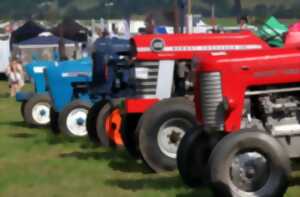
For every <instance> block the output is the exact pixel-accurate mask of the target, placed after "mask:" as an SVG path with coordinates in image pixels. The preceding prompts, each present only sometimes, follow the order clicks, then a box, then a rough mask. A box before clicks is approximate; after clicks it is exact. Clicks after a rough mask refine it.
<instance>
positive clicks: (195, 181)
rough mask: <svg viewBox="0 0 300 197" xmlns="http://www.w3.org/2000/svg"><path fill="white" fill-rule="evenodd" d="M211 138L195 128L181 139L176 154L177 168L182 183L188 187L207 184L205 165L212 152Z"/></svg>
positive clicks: (198, 127)
mask: <svg viewBox="0 0 300 197" xmlns="http://www.w3.org/2000/svg"><path fill="white" fill-rule="evenodd" d="M211 141H212V140H211V137H210V136H209V135H208V134H207V133H206V132H204V130H203V128H202V127H200V126H197V127H195V128H193V129H190V130H188V132H187V133H186V134H185V135H184V137H183V138H182V140H181V142H180V145H179V147H178V152H177V166H178V171H179V174H180V176H181V178H182V180H183V182H184V183H185V184H186V185H188V186H190V187H199V186H201V185H203V184H207V176H208V173H207V164H208V159H209V156H210V153H211V151H212V146H213V145H212V144H211V143H210V142H211Z"/></svg>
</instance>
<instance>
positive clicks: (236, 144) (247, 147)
mask: <svg viewBox="0 0 300 197" xmlns="http://www.w3.org/2000/svg"><path fill="white" fill-rule="evenodd" d="M209 167H210V170H209V173H210V180H211V183H212V186H213V189H214V192H215V193H216V195H217V196H225V197H227V196H228V197H229V196H230V197H231V196H233V197H241V196H248V197H256V196H261V197H269V196H272V197H281V196H283V195H284V193H285V191H286V190H287V187H288V179H289V175H290V169H291V167H290V160H289V157H288V154H287V153H286V151H285V149H284V148H283V146H282V145H281V144H280V143H279V142H278V141H277V140H276V139H275V138H274V137H272V136H270V135H268V134H266V133H263V132H256V131H254V132H238V133H234V134H230V135H228V136H226V137H224V138H223V139H222V140H221V141H220V142H219V143H218V144H217V146H216V147H215V148H214V150H213V152H212V154H211V156H210V159H209Z"/></svg>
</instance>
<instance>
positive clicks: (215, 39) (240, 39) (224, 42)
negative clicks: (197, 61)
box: [131, 31, 269, 61]
mask: <svg viewBox="0 0 300 197" xmlns="http://www.w3.org/2000/svg"><path fill="white" fill-rule="evenodd" d="M131 44H132V47H133V49H134V52H135V56H136V58H137V60H140V61H142V60H149V61H151V60H152V61H155V60H190V59H192V57H193V56H194V54H195V53H196V52H198V53H207V52H213V51H231V50H255V49H265V48H269V46H268V45H267V43H265V42H264V41H263V40H261V39H260V38H259V37H257V36H256V35H255V34H253V33H251V32H249V31H244V32H240V33H218V34H217V33H216V34H164V35H154V34H151V35H139V36H135V37H134V38H132V40H131Z"/></svg>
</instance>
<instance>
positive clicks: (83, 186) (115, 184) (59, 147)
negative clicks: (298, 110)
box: [0, 82, 300, 197]
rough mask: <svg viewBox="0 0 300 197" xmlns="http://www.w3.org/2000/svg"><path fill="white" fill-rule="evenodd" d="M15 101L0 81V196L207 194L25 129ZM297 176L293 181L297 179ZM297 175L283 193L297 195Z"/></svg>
mask: <svg viewBox="0 0 300 197" xmlns="http://www.w3.org/2000/svg"><path fill="white" fill-rule="evenodd" d="M19 107H20V105H19V104H18V103H16V102H15V100H14V99H10V98H8V97H7V85H6V83H5V82H0V196H1V197H2V196H3V197H27V196H28V197H41V196H43V197H50V196H51V197H62V196H63V197H69V196H70V197H71V196H72V197H76V196H78V197H82V196H87V197H92V196H97V197H99V196H100V197H101V196H103V197H104V196H113V197H118V196H122V197H126V196H128V197H139V196H140V197H153V196H155V197H164V196H165V197H170V196H178V197H189V196H203V197H209V196H211V193H210V191H209V189H207V188H203V189H200V190H193V189H189V188H187V187H185V186H184V185H183V184H182V182H181V180H180V178H179V177H178V174H177V173H176V172H174V173H166V174H161V175H156V174H151V173H149V171H148V170H147V168H145V167H144V166H143V164H142V163H141V162H137V161H135V160H133V159H132V158H131V157H130V156H129V155H128V154H127V153H126V151H124V150H109V149H102V148H95V147H93V146H91V144H90V143H89V142H88V140H79V141H78V140H76V141H72V140H67V139H64V138H62V137H56V136H53V135H51V134H50V132H49V130H48V129H47V128H44V129H37V128H29V127H27V126H26V125H25V124H24V123H23V121H22V118H21V116H20V112H19ZM297 178H298V181H297ZM299 181H300V174H299V177H297V176H295V179H293V185H294V186H291V187H290V189H289V191H288V193H287V195H286V196H288V197H298V196H300V187H299V186H298V183H299V184H300V182H299Z"/></svg>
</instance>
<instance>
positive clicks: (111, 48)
mask: <svg viewBox="0 0 300 197" xmlns="http://www.w3.org/2000/svg"><path fill="white" fill-rule="evenodd" d="M95 49H96V51H95V54H94V57H93V61H92V59H83V60H81V61H66V62H60V64H59V67H51V68H48V69H47V70H46V72H45V75H46V78H47V84H48V87H49V93H50V96H51V99H52V102H53V107H54V110H55V111H56V112H62V111H63V109H64V108H65V107H66V106H67V105H68V104H70V103H71V102H72V101H74V100H77V99H79V100H82V101H84V102H86V103H90V104H93V103H95V102H98V101H100V100H101V99H111V98H119V97H124V96H126V95H128V92H127V91H125V92H124V91H113V86H114V82H115V80H116V78H117V76H116V71H115V68H114V66H115V65H116V64H117V62H118V61H119V58H120V55H119V53H120V52H124V53H125V52H128V51H129V49H130V44H129V40H123V39H118V38H100V39H98V40H97V41H96V42H95ZM104 65H109V66H108V76H105V69H104V68H105V66H104ZM120 70H122V69H119V71H120ZM128 72H129V71H128V69H127V68H124V69H123V71H121V73H122V74H123V77H122V82H123V81H124V80H125V81H128V80H129V79H128V78H129V77H128V75H129V73H128ZM78 123H80V122H78Z"/></svg>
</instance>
